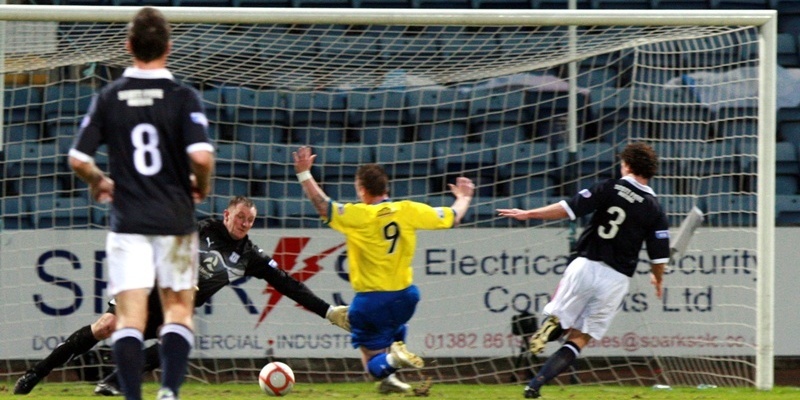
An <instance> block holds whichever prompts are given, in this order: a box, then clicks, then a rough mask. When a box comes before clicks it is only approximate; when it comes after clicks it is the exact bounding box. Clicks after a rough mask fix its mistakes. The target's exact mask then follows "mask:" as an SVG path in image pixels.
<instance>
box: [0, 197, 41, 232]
mask: <svg viewBox="0 0 800 400" xmlns="http://www.w3.org/2000/svg"><path fill="white" fill-rule="evenodd" d="M0 205H2V211H3V217H2V218H3V229H4V230H11V229H33V228H34V227H35V225H34V223H33V218H32V217H31V213H30V211H29V210H28V209H27V204H26V203H25V201H24V200H23V198H22V197H18V196H14V197H10V196H6V197H0Z"/></svg>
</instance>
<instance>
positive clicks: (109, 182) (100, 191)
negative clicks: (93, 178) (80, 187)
mask: <svg viewBox="0 0 800 400" xmlns="http://www.w3.org/2000/svg"><path fill="white" fill-rule="evenodd" d="M89 193H90V194H91V195H92V198H93V199H94V200H95V201H96V202H98V203H110V202H112V201H113V200H114V180H113V179H111V178H109V177H107V176H103V177H102V178H101V179H99V180H98V181H97V182H95V183H93V184H91V185H89Z"/></svg>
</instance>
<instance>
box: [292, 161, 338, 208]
mask: <svg viewBox="0 0 800 400" xmlns="http://www.w3.org/2000/svg"><path fill="white" fill-rule="evenodd" d="M292 157H293V158H294V172H295V173H297V180H298V181H299V182H300V184H301V185H303V191H304V192H305V194H306V196H308V198H309V199H310V200H311V204H313V205H314V209H316V210H317V213H319V216H320V217H322V218H323V219H327V218H328V202H329V201H330V198H329V197H328V195H327V194H325V192H324V191H323V190H322V188H321V187H320V186H319V184H318V183H317V181H316V180H315V179H314V177H313V176H312V175H311V166H312V165H313V164H314V159H316V158H317V155H316V154H312V153H311V148H310V147H308V146H303V147H300V148H299V149H297V151H295V152H292Z"/></svg>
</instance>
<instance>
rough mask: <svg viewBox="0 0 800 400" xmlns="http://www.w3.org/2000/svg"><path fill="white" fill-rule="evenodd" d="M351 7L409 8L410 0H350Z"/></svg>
mask: <svg viewBox="0 0 800 400" xmlns="http://www.w3.org/2000/svg"><path fill="white" fill-rule="evenodd" d="M351 4H352V6H353V8H411V0H352V2H351Z"/></svg>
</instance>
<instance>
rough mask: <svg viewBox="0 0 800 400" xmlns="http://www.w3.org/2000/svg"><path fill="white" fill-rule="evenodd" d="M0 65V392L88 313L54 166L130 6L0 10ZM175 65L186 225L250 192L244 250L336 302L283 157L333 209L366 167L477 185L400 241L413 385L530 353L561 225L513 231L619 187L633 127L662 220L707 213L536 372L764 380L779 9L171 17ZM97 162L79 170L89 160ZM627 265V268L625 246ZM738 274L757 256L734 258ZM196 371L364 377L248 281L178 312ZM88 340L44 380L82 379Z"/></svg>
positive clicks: (487, 378) (96, 285)
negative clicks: (513, 216)
mask: <svg viewBox="0 0 800 400" xmlns="http://www.w3.org/2000/svg"><path fill="white" fill-rule="evenodd" d="M0 9H2V11H3V12H2V13H0V15H3V16H4V17H5V18H7V19H6V20H4V21H2V22H0V29H4V30H5V33H4V35H3V36H2V37H4V41H2V42H0V46H2V47H1V49H2V50H0V56H2V57H3V58H4V59H5V63H4V64H3V63H0V74H2V75H3V77H4V80H3V85H4V88H3V92H4V97H3V114H2V120H0V121H2V123H1V125H2V128H3V129H2V132H3V143H2V150H3V151H2V154H3V164H2V165H3V168H2V182H3V192H2V197H0V204H2V210H3V213H2V232H0V240H1V242H0V243H2V253H0V300H1V301H0V323H2V327H3V329H2V330H3V332H4V333H5V334H4V335H3V336H2V338H0V360H2V361H0V377H3V378H6V379H8V380H9V381H11V380H13V379H16V377H17V376H19V375H20V374H21V373H22V372H24V371H25V370H26V369H28V368H30V367H31V366H32V365H33V364H34V363H35V362H36V361H38V360H40V359H42V358H44V357H45V356H46V355H47V354H48V353H49V352H50V351H51V350H52V349H53V348H55V346H57V345H58V343H59V342H60V341H62V340H63V339H64V338H65V337H66V336H67V335H69V333H71V332H73V331H74V330H76V329H77V328H79V327H81V326H84V325H87V324H89V323H91V322H93V321H94V319H95V318H96V317H97V316H98V315H99V314H100V313H102V312H103V311H104V310H105V307H106V302H107V301H108V298H107V296H106V293H105V281H106V276H107V275H106V272H105V270H104V263H103V260H104V257H105V255H104V252H103V243H104V237H105V229H106V215H107V209H106V208H104V207H103V206H101V205H98V204H95V203H93V202H91V200H90V199H89V197H88V194H87V190H86V187H85V185H83V184H81V183H80V182H77V181H76V180H75V179H74V178H73V177H72V175H71V173H70V172H69V170H68V168H67V166H66V163H65V155H66V151H67V149H68V147H69V146H70V144H71V142H72V140H73V138H74V135H75V133H76V126H77V124H78V123H79V121H80V118H81V117H82V115H83V114H84V113H85V112H86V107H87V106H88V104H89V101H90V99H91V96H92V94H93V93H94V92H95V91H96V90H97V89H98V88H100V87H102V86H103V85H104V84H106V83H108V82H109V81H110V80H112V79H114V78H116V77H118V76H119V74H120V72H121V71H122V69H123V68H124V67H126V66H127V65H128V64H129V63H130V57H129V55H128V54H126V53H125V51H124V46H123V43H124V40H125V23H126V22H127V21H128V20H129V18H130V17H131V16H132V15H133V13H134V12H135V10H136V9H135V8H127V7H110V8H105V7H94V8H91V7H41V6H40V7H30V6H5V7H3V6H0ZM164 12H165V14H166V15H167V17H168V18H169V19H170V21H171V22H172V23H173V29H174V30H173V35H174V38H173V39H174V46H173V53H172V55H171V57H170V69H171V70H172V71H173V72H174V73H175V75H176V76H177V77H178V78H179V79H181V80H183V81H185V82H188V83H191V84H192V85H194V86H195V87H196V88H197V89H198V90H199V91H200V93H201V94H202V96H203V99H204V101H205V105H206V111H207V114H208V117H209V119H210V122H211V130H210V134H211V136H212V138H213V139H214V142H215V145H216V147H217V158H218V164H217V171H216V179H215V186H214V190H213V196H211V198H210V199H209V200H207V201H206V202H205V203H204V204H202V205H201V206H199V207H198V210H197V214H198V217H200V218H203V217H209V216H212V217H218V218H219V217H220V215H221V212H222V210H223V209H224V207H225V205H226V204H227V201H228V199H229V198H230V197H231V196H233V195H247V196H250V197H252V198H253V199H254V200H255V201H256V203H257V205H258V213H259V218H258V221H257V226H256V228H254V229H253V231H252V232H251V235H250V236H251V239H253V241H254V242H255V243H256V244H258V245H259V246H260V247H262V248H263V249H265V251H266V252H267V253H269V254H272V255H273V257H274V258H276V259H277V260H279V261H280V264H281V267H282V268H284V269H286V270H288V271H290V272H291V273H292V274H293V276H295V277H296V278H297V279H299V280H302V281H304V282H305V283H306V284H307V285H308V286H309V287H310V288H311V289H312V290H313V291H315V292H316V293H317V294H318V295H319V296H320V297H322V298H323V299H325V300H327V301H328V302H330V303H332V304H347V303H349V301H350V299H352V295H353V293H352V290H351V289H350V286H349V284H348V282H347V259H346V253H345V250H346V249H345V248H344V247H343V246H342V245H343V238H342V237H341V236H340V235H338V234H337V233H336V232H334V231H332V230H330V229H328V228H326V227H324V226H323V225H322V223H320V221H319V220H318V218H316V216H315V213H314V212H313V209H312V208H311V207H310V204H309V202H308V201H307V200H305V199H304V198H303V197H302V192H301V188H300V185H299V184H298V183H297V181H296V179H295V178H294V174H293V169H292V163H291V152H292V151H293V150H294V149H296V148H297V147H298V146H300V145H303V144H309V145H311V146H312V147H313V148H314V151H315V153H317V154H318V155H319V157H318V160H317V163H316V164H317V167H316V169H314V170H313V171H312V172H313V173H314V176H315V177H316V178H317V179H318V180H319V181H320V182H321V183H322V185H323V187H324V189H325V190H326V191H327V193H329V194H330V195H331V197H333V198H336V199H340V200H351V201H356V197H355V193H354V188H353V184H352V183H353V176H354V171H355V169H356V167H357V166H358V165H360V164H362V163H366V162H377V163H379V164H381V165H383V166H384V167H385V168H386V170H387V172H389V174H390V175H391V180H392V186H391V195H392V196H393V197H394V198H412V199H416V200H420V201H425V202H428V203H430V204H434V205H449V204H451V202H452V199H451V197H450V196H449V191H448V190H447V183H450V182H453V180H454V179H455V177H457V176H461V175H463V176H468V177H470V178H472V179H473V180H474V181H476V183H477V186H478V192H477V196H476V198H475V199H474V200H473V206H472V207H471V209H470V211H469V214H468V215H467V217H466V219H465V222H464V224H463V226H461V227H459V228H457V229H456V230H453V231H447V232H426V233H423V234H421V236H420V242H419V246H418V251H417V254H416V258H415V263H414V266H415V271H414V273H415V282H416V284H417V285H418V286H419V287H420V290H421V292H422V301H421V303H420V304H419V307H418V309H417V312H416V314H415V316H414V318H413V319H412V320H411V323H410V328H409V334H408V338H407V341H406V342H407V344H408V347H409V349H410V350H412V351H414V352H416V353H418V354H420V355H421V356H423V357H424V358H425V359H426V360H428V363H427V365H428V366H426V367H425V368H424V369H422V370H421V371H419V372H416V371H415V372H413V373H408V372H405V373H403V374H402V377H403V378H404V379H405V380H407V381H409V382H416V381H419V380H421V379H422V378H423V377H431V378H432V379H433V380H434V381H435V382H453V383H461V382H470V383H473V382H480V383H518V382H522V381H524V380H527V376H528V375H529V374H530V373H532V372H534V371H536V370H537V369H538V368H539V367H540V366H541V364H542V362H543V361H544V358H543V356H546V355H547V354H549V353H550V352H552V351H554V350H555V349H556V346H557V345H556V344H551V345H550V346H553V347H548V348H547V349H546V351H545V354H544V355H543V356H540V357H542V358H537V357H532V356H530V355H528V354H527V353H526V352H525V345H524V344H522V343H523V340H524V339H525V338H526V337H527V336H528V335H529V334H530V333H531V331H530V330H531V329H532V325H534V324H535V322H534V324H525V323H522V324H512V321H517V320H518V319H519V318H521V317H525V316H526V315H527V314H526V313H529V314H532V315H534V316H538V315H539V313H540V312H541V310H542V307H543V306H544V304H546V302H547V301H548V299H549V297H550V294H551V293H552V292H553V290H554V288H555V286H556V284H557V282H558V279H559V278H560V276H561V274H562V273H563V271H564V268H565V267H566V265H567V263H568V260H569V258H570V251H571V246H572V244H573V243H574V240H575V239H576V237H577V235H578V234H579V233H580V229H581V225H580V222H582V221H578V222H579V223H578V224H571V223H568V222H565V221H559V222H551V223H533V222H531V223H527V224H522V223H517V222H512V221H510V220H506V219H502V218H498V217H497V215H496V214H497V213H496V211H495V210H496V209H497V208H508V207H519V208H533V207H537V206H540V205H544V204H547V203H550V202H554V201H558V200H559V199H562V198H564V197H566V196H571V195H573V194H574V193H576V192H577V191H578V190H579V189H581V188H584V187H587V186H588V185H590V184H591V183H593V182H596V181H598V180H602V179H606V178H611V177H615V176H617V175H618V173H619V171H618V166H617V164H616V162H615V161H616V160H615V155H616V152H617V151H618V150H619V149H620V148H621V146H624V145H625V144H626V143H629V142H631V141H634V140H643V141H647V142H649V143H651V144H652V145H653V146H654V147H655V148H656V150H657V151H658V152H659V154H660V157H661V169H660V174H659V175H658V176H657V177H656V178H655V179H654V180H653V181H652V186H653V187H654V189H655V191H656V192H657V193H658V194H659V198H660V200H661V202H662V204H663V206H664V207H665V209H666V211H667V213H668V215H669V217H670V221H671V224H672V227H673V231H674V233H677V229H678V227H679V225H680V223H681V221H682V220H683V219H684V217H685V216H686V215H687V213H688V212H689V210H690V209H692V207H694V206H697V207H699V208H700V209H701V210H703V212H704V214H705V220H704V222H703V225H702V226H701V227H700V228H699V229H698V230H697V232H696V233H695V235H694V237H692V238H691V240H690V241H689V244H688V248H687V249H686V250H685V251H683V252H680V253H678V254H677V257H676V259H675V260H674V263H673V264H672V265H671V267H670V270H669V271H668V273H667V275H666V278H665V282H666V292H665V295H664V297H663V299H657V298H656V297H655V294H654V292H653V290H652V287H651V286H650V285H649V277H648V275H647V272H648V266H647V264H646V263H645V262H644V261H643V262H642V265H641V268H640V271H639V272H640V273H639V274H637V275H636V276H635V277H634V278H633V279H632V284H631V292H630V293H629V294H628V295H627V296H626V298H625V301H624V303H623V304H622V305H621V312H620V313H619V315H618V316H617V318H616V319H615V321H614V322H613V324H612V327H611V330H610V331H609V332H608V335H607V336H606V337H605V338H604V339H602V340H599V341H595V342H593V343H592V344H590V345H589V346H588V347H587V348H586V349H585V350H584V351H583V353H582V356H581V357H580V358H579V359H578V361H577V362H576V363H575V365H574V366H573V369H572V370H571V371H570V373H568V374H566V375H564V376H562V377H561V378H559V380H558V381H557V383H558V384H564V385H568V384H633V385H653V384H669V385H692V386H696V385H699V384H713V385H725V386H758V387H760V388H769V387H771V386H772V375H771V374H772V353H771V351H772V343H771V341H772V333H771V332H772V315H771V306H772V305H771V301H772V300H771V299H772V298H771V295H770V294H771V284H772V277H771V271H772V268H773V259H772V255H771V254H769V253H770V251H768V250H769V249H771V246H772V240H773V238H772V231H773V229H772V228H773V224H774V221H773V220H772V217H773V211H772V209H771V208H772V202H771V201H772V200H770V199H769V197H770V196H764V195H763V194H764V193H773V192H774V179H773V173H774V170H773V168H774V166H773V165H772V164H773V163H772V159H773V158H772V157H773V152H774V149H773V142H774V140H775V139H774V120H773V117H772V114H774V113H773V112H772V111H768V110H767V111H765V109H770V108H772V107H774V84H775V82H774V70H775V59H774V55H773V54H774V35H775V32H774V30H775V27H774V17H775V15H774V13H773V12H769V11H765V12H752V11H731V12H726V11H716V12H714V13H706V12H702V11H697V12H694V11H693V12H685V11H682V12H680V13H677V12H676V13H672V12H669V11H668V10H661V11H658V13H657V14H656V13H648V12H630V11H619V12H617V11H610V10H603V11H597V12H595V11H587V10H581V11H580V14H577V13H572V12H570V11H563V10H562V11H522V10H513V12H512V11H503V10H482V11H478V10H369V9H349V10H338V9H325V10H317V9H246V10H245V9H207V10H203V9H194V8H169V9H164ZM103 162H104V160H103V158H102V157H98V163H99V165H101V166H102V165H104V164H103ZM644 258H645V257H644V253H643V259H644ZM756 261H757V262H756ZM196 321H197V342H196V343H195V347H194V350H193V353H192V365H191V368H190V373H191V376H192V379H197V380H201V381H207V382H228V381H240V382H254V379H255V376H256V375H257V373H258V371H259V370H260V368H261V367H262V366H263V365H264V364H265V363H266V362H267V360H280V361H284V362H287V363H288V364H289V365H290V366H291V367H292V368H293V369H294V372H295V374H296V376H297V377H298V381H300V382H312V383H313V382H338V381H354V380H364V379H368V378H367V375H366V374H365V373H364V372H363V369H362V367H361V364H360V360H359V354H358V352H357V351H356V350H355V349H353V348H352V347H351V346H350V339H349V336H348V335H347V334H346V333H345V332H343V331H341V330H338V328H336V327H334V326H331V325H328V324H326V323H325V321H324V320H322V319H319V318H318V317H316V316H315V315H313V314H311V313H308V312H305V311H303V310H302V309H300V308H298V307H297V306H296V305H294V304H293V303H292V302H291V301H290V300H289V299H286V298H281V296H280V295H279V294H277V293H275V292H274V291H273V290H271V289H269V288H267V286H266V284H265V282H263V281H259V280H256V279H250V280H247V281H241V282H236V283H235V284H234V285H233V286H231V288H230V289H228V288H226V289H223V290H222V291H220V292H219V293H218V294H217V295H216V296H215V297H214V298H213V301H212V303H211V304H208V305H206V306H203V307H201V308H198V309H197V316H196ZM108 369H109V362H108V359H107V354H106V353H105V352H104V351H102V348H100V349H99V350H98V351H96V352H93V353H92V354H90V356H87V357H82V358H81V359H79V360H76V361H73V362H71V363H69V364H68V365H66V366H65V367H64V368H59V369H56V370H55V371H54V372H53V373H51V374H50V375H49V376H48V377H47V381H61V380H69V379H76V377H77V378H82V379H87V380H90V379H97V378H98V377H100V376H102V375H103V374H104V373H107V372H108Z"/></svg>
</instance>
